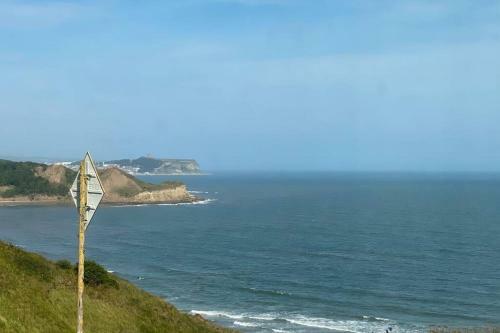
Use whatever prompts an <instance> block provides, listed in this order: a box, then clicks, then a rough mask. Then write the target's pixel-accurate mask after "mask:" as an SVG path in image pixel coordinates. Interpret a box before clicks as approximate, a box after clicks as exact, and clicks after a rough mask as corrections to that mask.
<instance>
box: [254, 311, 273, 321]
mask: <svg viewBox="0 0 500 333" xmlns="http://www.w3.org/2000/svg"><path fill="white" fill-rule="evenodd" d="M246 317H247V318H250V319H255V320H265V321H272V320H276V319H279V316H277V315H276V314H272V313H269V314H266V313H264V314H259V315H248V316H246Z"/></svg>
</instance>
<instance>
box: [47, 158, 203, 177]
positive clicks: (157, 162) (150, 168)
mask: <svg viewBox="0 0 500 333" xmlns="http://www.w3.org/2000/svg"><path fill="white" fill-rule="evenodd" d="M55 164H62V165H65V166H67V167H68V168H70V169H73V170H77V169H78V166H79V165H80V162H79V161H75V162H59V163H55ZM96 165H97V167H101V168H109V167H116V168H118V169H121V170H123V171H125V172H126V173H129V174H131V175H202V174H203V172H202V171H201V170H200V166H199V164H198V162H196V160H193V159H173V158H154V157H151V156H147V157H146V156H142V157H139V158H136V159H121V160H110V161H104V162H102V161H101V162H96Z"/></svg>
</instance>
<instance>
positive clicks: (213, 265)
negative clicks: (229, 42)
mask: <svg viewBox="0 0 500 333" xmlns="http://www.w3.org/2000/svg"><path fill="white" fill-rule="evenodd" d="M142 178H143V179H145V180H148V181H152V182H159V181H162V180H164V179H172V178H173V177H161V176H149V177H142ZM175 179H177V180H179V179H180V180H182V181H185V182H186V183H187V184H188V185H189V188H190V189H191V190H193V191H196V192H197V194H198V195H200V196H203V197H205V198H207V199H210V200H207V201H205V202H203V203H201V204H197V205H144V206H139V207H110V206H102V207H101V208H100V209H99V211H98V212H97V213H96V215H95V217H94V220H93V221H92V223H91V225H90V226H89V229H88V231H87V240H86V255H87V258H91V259H94V260H97V261H98V262H100V263H102V264H103V265H104V266H105V267H106V268H107V269H108V270H110V271H114V274H118V275H120V276H122V277H124V278H127V279H129V280H131V281H133V282H134V283H135V284H137V285H138V286H140V287H142V288H144V289H146V290H148V291H150V292H153V293H155V294H157V295H159V296H161V297H164V298H165V299H166V300H168V301H169V302H172V303H173V304H175V305H176V306H177V307H179V308H180V309H182V310H183V311H186V312H191V313H199V314H202V315H203V316H205V317H206V318H208V319H211V320H214V321H216V322H219V323H221V324H223V325H227V326H230V327H234V328H237V329H239V330H241V331H242V332H297V333H298V332H313V333H315V332H317V333H320V332H385V330H386V329H388V328H389V327H391V328H392V332H424V331H426V329H428V328H429V327H430V326H433V325H441V326H442V325H448V326H460V327H471V326H491V325H500V176H499V175H494V174H362V173H358V174H356V173H352V174H351V173H284V174H278V173H226V174H214V175H211V176H198V177H175ZM76 233H77V223H76V212H75V209H74V208H73V207H67V206H16V207H0V238H1V239H3V240H7V241H10V242H12V243H15V244H18V245H20V246H23V247H25V248H26V249H28V250H33V251H37V252H41V253H43V254H44V255H47V256H49V257H51V258H54V259H59V258H69V259H71V260H73V261H76Z"/></svg>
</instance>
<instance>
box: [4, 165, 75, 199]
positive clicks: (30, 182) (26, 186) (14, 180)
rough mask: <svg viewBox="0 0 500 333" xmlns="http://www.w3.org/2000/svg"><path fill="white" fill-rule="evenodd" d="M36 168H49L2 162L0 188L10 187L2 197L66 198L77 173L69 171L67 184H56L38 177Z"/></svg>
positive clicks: (67, 172)
mask: <svg viewBox="0 0 500 333" xmlns="http://www.w3.org/2000/svg"><path fill="white" fill-rule="evenodd" d="M35 168H42V169H43V170H45V169H46V168H47V165H46V164H41V163H33V162H12V161H7V160H0V186H5V187H8V189H7V190H5V191H2V192H1V193H0V196H2V197H13V196H17V195H26V196H35V195H37V194H43V195H49V196H63V197H64V196H66V195H67V194H68V189H69V186H70V184H71V183H72V181H73V179H74V177H75V176H76V172H74V171H72V170H70V169H67V170H66V173H65V184H54V183H51V182H49V181H48V180H47V179H45V178H43V177H40V176H37V175H36V174H35Z"/></svg>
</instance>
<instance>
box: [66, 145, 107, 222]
mask: <svg viewBox="0 0 500 333" xmlns="http://www.w3.org/2000/svg"><path fill="white" fill-rule="evenodd" d="M83 160H84V163H85V174H86V175H87V179H88V180H87V211H86V214H85V215H86V216H85V221H84V226H85V229H87V226H88V225H89V223H90V220H92V217H93V216H94V213H95V211H96V209H97V206H99V203H100V202H101V200H102V197H103V196H104V188H103V187H102V184H101V180H100V179H99V175H98V174H97V168H96V167H95V165H94V161H92V158H91V157H90V154H89V153H87V154H86V155H85V158H84V159H83ZM69 193H70V194H71V197H72V198H73V202H74V203H75V206H76V208H77V210H78V212H80V171H78V174H77V175H76V178H75V181H74V182H73V185H72V186H71V189H70V190H69Z"/></svg>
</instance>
